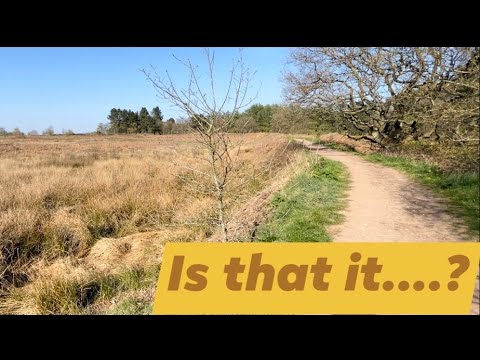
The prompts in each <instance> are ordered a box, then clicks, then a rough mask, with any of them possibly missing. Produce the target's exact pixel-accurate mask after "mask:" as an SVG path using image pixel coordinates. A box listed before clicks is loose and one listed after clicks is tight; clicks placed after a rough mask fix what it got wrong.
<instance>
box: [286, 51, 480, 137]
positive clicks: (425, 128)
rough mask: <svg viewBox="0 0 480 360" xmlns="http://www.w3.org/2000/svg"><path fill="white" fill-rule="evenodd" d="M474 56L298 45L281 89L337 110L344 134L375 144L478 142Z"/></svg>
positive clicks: (306, 103)
mask: <svg viewBox="0 0 480 360" xmlns="http://www.w3.org/2000/svg"><path fill="white" fill-rule="evenodd" d="M479 59H480V56H479V49H478V48H452V47H437V48H412V47H403V48H299V49H295V50H294V51H293V52H292V54H291V58H290V60H291V61H290V62H291V64H292V65H293V66H294V70H293V71H290V72H287V73H286V75H285V82H286V84H287V87H286V89H285V91H286V96H287V99H288V100H289V101H291V102H294V103H297V104H301V105H303V106H322V107H326V108H330V109H332V110H334V111H337V112H339V113H341V114H342V117H343V120H344V123H345V125H344V128H345V130H346V131H347V134H348V135H349V136H351V137H355V138H364V139H368V140H370V141H372V142H375V143H378V144H380V145H381V146H388V145H389V144H392V143H398V142H399V141H402V140H404V139H405V138H407V137H409V136H411V137H413V138H415V139H418V138H430V139H434V140H438V139H439V138H440V137H442V138H444V139H449V140H454V141H460V142H467V141H471V140H475V141H478V120H479ZM352 134H356V135H357V136H353V135H352Z"/></svg>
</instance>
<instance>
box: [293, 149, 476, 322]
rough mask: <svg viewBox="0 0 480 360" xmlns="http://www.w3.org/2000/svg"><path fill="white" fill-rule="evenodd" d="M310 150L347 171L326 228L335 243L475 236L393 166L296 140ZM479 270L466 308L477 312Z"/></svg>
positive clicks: (435, 197)
mask: <svg viewBox="0 0 480 360" xmlns="http://www.w3.org/2000/svg"><path fill="white" fill-rule="evenodd" d="M297 141H298V142H300V143H302V144H303V145H304V146H305V147H306V148H308V149H309V150H310V151H312V152H314V153H316V154H318V155H321V156H323V157H325V158H328V159H331V160H336V161H340V162H341V163H342V164H344V165H345V167H346V168H347V170H348V172H349V174H350V188H349V190H348V197H347V201H348V205H347V207H346V209H345V210H344V211H343V214H344V215H345V221H344V222H343V223H342V224H339V225H334V226H332V227H331V228H330V229H329V232H330V234H331V235H332V238H333V241H335V242H436V241H439V242H454V241H478V239H476V238H473V237H472V235H471V234H470V233H469V231H468V228H467V226H466V225H465V224H464V223H463V221H462V220H460V219H458V218H456V217H454V216H452V215H451V214H449V213H448V212H447V201H446V200H445V199H442V198H441V197H440V196H438V195H437V194H435V193H433V192H432V191H431V190H430V189H427V188H425V187H424V186H422V185H420V184H418V183H416V182H414V181H413V180H412V179H410V178H409V177H408V176H407V175H406V174H403V173H401V172H399V171H397V170H395V169H392V168H389V167H386V166H383V165H380V164H374V163H371V162H368V161H366V160H364V159H362V158H360V157H359V156H356V155H354V154H352V153H348V152H343V151H338V150H333V149H329V148H327V147H325V146H323V145H314V144H312V143H311V142H309V141H306V140H297ZM479 307H480V304H479V274H477V281H476V285H475V291H474V296H473V301H472V307H471V313H472V314H477V315H478V314H479Z"/></svg>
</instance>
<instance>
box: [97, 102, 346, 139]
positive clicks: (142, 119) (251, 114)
mask: <svg viewBox="0 0 480 360" xmlns="http://www.w3.org/2000/svg"><path fill="white" fill-rule="evenodd" d="M338 116H339V115H338V114H334V113H333V112H332V111H328V110H326V109H321V108H309V109H303V108H301V107H299V106H296V105H277V104H274V105H261V104H255V105H252V106H251V107H250V108H249V109H247V110H246V111H244V112H242V113H239V114H236V115H235V123H234V124H233V126H232V128H231V129H230V131H231V132H237V133H238V132H241V133H243V132H282V133H289V132H296V133H318V132H324V131H335V130H340V128H339V127H338V126H337V122H336V118H337V117H338ZM197 118H198V119H201V118H205V116H204V115H201V114H199V115H197ZM107 119H108V120H109V122H108V123H101V124H99V125H98V128H97V133H98V134H105V135H106V134H142V133H144V134H159V135H162V134H183V133H186V132H188V131H189V130H190V129H191V128H192V127H195V119H188V118H181V119H177V121H175V119H173V118H170V119H168V120H167V121H163V115H162V112H161V110H160V109H159V108H158V107H155V108H153V109H152V111H151V112H148V110H147V109H146V108H145V107H143V108H142V109H141V110H140V111H138V112H135V111H132V110H126V109H116V108H114V109H112V110H110V114H109V115H108V116H107Z"/></svg>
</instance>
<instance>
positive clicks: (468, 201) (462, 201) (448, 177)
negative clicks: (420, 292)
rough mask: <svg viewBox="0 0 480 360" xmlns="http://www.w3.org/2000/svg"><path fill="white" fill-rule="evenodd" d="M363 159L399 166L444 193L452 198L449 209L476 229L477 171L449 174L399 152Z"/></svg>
mask: <svg viewBox="0 0 480 360" xmlns="http://www.w3.org/2000/svg"><path fill="white" fill-rule="evenodd" d="M363 157H364V158H365V159H367V160H369V161H371V162H375V163H379V164H382V165H386V166H389V167H393V168H396V169H399V170H401V171H403V172H405V173H407V174H408V175H410V176H411V177H412V178H413V179H414V180H417V181H418V182H420V183H421V184H423V185H425V186H427V187H429V188H430V189H432V190H433V191H435V192H437V193H439V194H441V195H443V196H445V197H446V198H448V199H449V200H450V202H451V206H450V207H449V210H450V212H451V213H452V214H453V215H456V216H458V217H460V218H463V219H464V220H465V222H466V224H467V225H468V227H469V228H470V230H471V231H472V233H473V234H477V235H478V232H479V192H478V185H479V184H478V174H476V173H463V174H448V173H445V172H442V171H440V170H439V169H437V168H436V167H435V166H433V165H431V164H428V163H424V162H420V161H415V160H411V159H408V158H405V157H400V156H391V155H384V154H379V153H376V154H371V155H366V156H363Z"/></svg>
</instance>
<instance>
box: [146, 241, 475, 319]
mask: <svg viewBox="0 0 480 360" xmlns="http://www.w3.org/2000/svg"><path fill="white" fill-rule="evenodd" d="M479 258H480V243H167V244H166V247H165V251H164V254H163V262H162V267H161V271H160V276H159V280H158V285H157V291H156V295H155V303H154V308H153V313H154V314H468V313H469V311H470V305H471V301H472V296H473V290H474V284H475V277H476V274H477V271H478V269H479Z"/></svg>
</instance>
